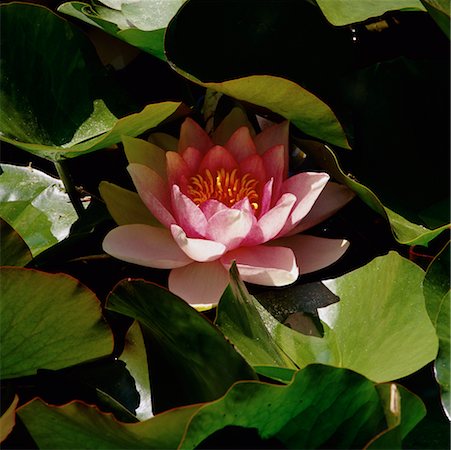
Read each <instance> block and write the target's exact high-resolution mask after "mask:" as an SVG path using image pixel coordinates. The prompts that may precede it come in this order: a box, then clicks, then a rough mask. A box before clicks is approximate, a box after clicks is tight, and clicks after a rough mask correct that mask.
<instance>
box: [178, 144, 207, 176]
mask: <svg viewBox="0 0 451 450" xmlns="http://www.w3.org/2000/svg"><path fill="white" fill-rule="evenodd" d="M202 157H203V154H202V153H201V152H200V151H199V150H197V148H194V147H187V148H186V149H185V150H183V152H182V158H183V160H184V161H185V162H186V164H187V165H188V167H189V168H190V170H191V172H192V173H197V169H198V168H199V165H200V163H201V161H202Z"/></svg>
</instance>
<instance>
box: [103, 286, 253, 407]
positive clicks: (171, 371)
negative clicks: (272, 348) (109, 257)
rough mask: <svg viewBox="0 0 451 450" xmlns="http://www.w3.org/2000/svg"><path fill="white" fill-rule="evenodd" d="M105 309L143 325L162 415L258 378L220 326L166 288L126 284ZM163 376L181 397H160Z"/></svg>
mask: <svg viewBox="0 0 451 450" xmlns="http://www.w3.org/2000/svg"><path fill="white" fill-rule="evenodd" d="M106 308H107V309H109V310H111V311H115V312H118V313H121V314H124V315H126V316H129V317H132V318H133V319H135V320H138V322H139V323H140V325H141V328H142V331H143V335H144V339H145V342H146V348H147V349H148V352H149V358H150V359H149V361H148V363H149V366H150V371H151V375H152V376H151V382H152V390H153V392H154V405H155V407H156V408H158V410H159V411H161V410H164V409H168V408H170V407H174V406H179V405H184V404H189V403H198V402H203V401H209V400H213V399H216V398H218V397H220V396H221V395H223V394H224V393H225V392H226V391H227V389H228V388H229V387H230V386H231V385H232V384H233V383H234V382H236V381H238V380H242V379H255V378H256V375H255V373H254V371H253V370H252V369H251V368H250V367H249V366H248V365H247V363H246V362H245V361H244V360H243V358H242V357H241V356H240V355H239V354H238V353H236V352H235V350H234V349H233V347H232V346H231V345H230V344H229V343H228V342H227V341H226V340H225V338H224V336H223V335H222V334H221V333H220V332H219V330H218V329H217V328H216V327H214V326H213V325H212V324H210V323H209V322H208V321H207V320H206V319H205V318H204V317H202V316H201V315H200V314H199V313H198V312H197V311H196V310H194V309H193V308H191V306H189V305H188V304H187V303H186V302H184V301H183V300H181V299H180V298H178V297H176V296H175V295H174V294H172V293H171V292H169V291H168V290H166V289H164V288H162V287H159V286H157V285H155V284H152V283H148V282H145V281H142V280H132V281H126V280H124V281H122V282H120V283H119V284H118V285H117V286H116V287H115V289H114V291H113V292H112V293H111V295H110V297H109V298H108V300H107V306H106ZM156 359H157V360H158V364H155V363H154V361H155V360H156ZM224 367H227V370H226V371H224ZM161 371H164V374H162V373H161ZM159 376H160V377H163V376H164V383H165V385H166V386H169V385H173V386H177V390H176V392H174V391H173V389H171V391H170V392H167V393H165V396H164V398H160V399H158V398H155V396H157V395H160V396H161V394H162V391H161V383H160V384H158V380H159V379H160V378H159ZM158 387H160V391H158ZM158 401H160V402H161V403H160V404H157V402H158Z"/></svg>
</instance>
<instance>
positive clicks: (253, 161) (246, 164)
mask: <svg viewBox="0 0 451 450" xmlns="http://www.w3.org/2000/svg"><path fill="white" fill-rule="evenodd" d="M240 172H241V174H242V175H244V174H246V173H248V174H249V175H251V176H252V178H255V179H256V180H257V181H258V182H259V186H258V188H259V190H260V189H261V188H262V187H263V185H264V183H266V181H268V176H267V174H266V170H265V166H264V164H263V160H262V157H261V156H260V155H257V154H254V155H251V156H248V157H247V158H246V159H243V160H242V161H241V163H240Z"/></svg>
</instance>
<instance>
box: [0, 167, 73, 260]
mask: <svg viewBox="0 0 451 450" xmlns="http://www.w3.org/2000/svg"><path fill="white" fill-rule="evenodd" d="M0 169H1V174H0V187H1V189H0V217H1V218H2V219H4V220H5V221H6V222H7V223H8V224H9V225H10V226H12V227H13V228H14V229H15V230H16V231H17V233H19V235H20V236H21V237H22V239H23V240H24V241H25V243H26V244H27V245H28V247H29V248H30V250H31V252H32V254H33V256H36V255H37V254H38V253H40V252H42V251H43V250H45V249H47V248H49V247H51V246H52V245H54V244H56V243H57V242H60V241H62V240H63V239H64V238H65V237H67V235H68V234H69V230H70V227H71V225H72V224H73V223H74V222H75V221H76V220H77V214H76V212H75V210H74V208H73V207H72V205H71V203H70V201H69V197H68V196H67V194H66V193H65V192H64V187H63V183H62V182H61V181H60V180H58V179H56V178H53V177H51V176H49V175H47V174H45V173H43V172H41V171H39V170H37V169H33V168H31V167H18V166H12V165H9V164H2V165H0Z"/></svg>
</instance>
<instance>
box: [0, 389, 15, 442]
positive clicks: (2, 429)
mask: <svg viewBox="0 0 451 450" xmlns="http://www.w3.org/2000/svg"><path fill="white" fill-rule="evenodd" d="M18 403H19V397H18V396H17V394H16V395H14V398H13V399H12V401H11V403H10V404H9V406H8V408H7V409H6V411H4V412H3V413H2V415H1V417H0V442H3V441H4V440H5V439H6V438H7V437H8V435H9V433H11V431H12V430H13V428H14V425H15V424H16V408H17V404H18Z"/></svg>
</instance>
